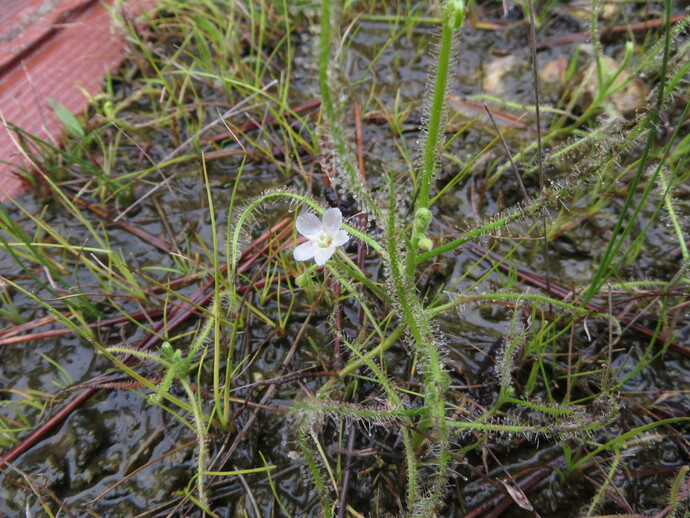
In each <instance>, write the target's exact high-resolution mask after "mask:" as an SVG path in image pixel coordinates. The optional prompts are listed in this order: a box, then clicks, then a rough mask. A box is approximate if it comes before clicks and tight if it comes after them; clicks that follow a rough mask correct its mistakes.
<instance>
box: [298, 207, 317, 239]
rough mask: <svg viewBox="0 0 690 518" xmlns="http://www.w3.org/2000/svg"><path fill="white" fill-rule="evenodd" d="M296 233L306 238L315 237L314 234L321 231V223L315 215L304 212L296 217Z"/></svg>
mask: <svg viewBox="0 0 690 518" xmlns="http://www.w3.org/2000/svg"><path fill="white" fill-rule="evenodd" d="M295 226H296V227H297V232H299V233H300V234H302V235H303V236H304V237H306V238H309V239H311V238H313V237H316V234H318V233H319V231H320V230H321V221H319V218H317V217H316V215H315V214H312V213H311V212H305V213H304V214H300V215H299V216H297V223H296V225H295Z"/></svg>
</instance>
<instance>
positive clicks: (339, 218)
mask: <svg viewBox="0 0 690 518" xmlns="http://www.w3.org/2000/svg"><path fill="white" fill-rule="evenodd" d="M342 224H343V215H342V213H341V212H340V209H328V210H327V211H326V212H324V213H323V226H324V229H325V230H326V232H328V233H329V234H330V235H334V234H335V233H336V232H337V231H338V230H340V226H341V225H342Z"/></svg>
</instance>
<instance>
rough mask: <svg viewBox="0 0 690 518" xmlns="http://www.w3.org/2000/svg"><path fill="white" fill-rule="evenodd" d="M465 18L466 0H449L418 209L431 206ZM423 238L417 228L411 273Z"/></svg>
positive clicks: (440, 49)
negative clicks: (452, 66)
mask: <svg viewBox="0 0 690 518" xmlns="http://www.w3.org/2000/svg"><path fill="white" fill-rule="evenodd" d="M464 18H465V7H464V3H463V2H462V0H449V1H448V2H446V5H445V6H444V9H443V26H442V29H441V43H440V45H439V52H438V62H437V65H436V77H434V80H433V83H434V85H433V94H432V98H431V107H430V116H429V123H428V125H427V127H426V131H427V136H426V141H425V144H424V149H423V151H422V165H421V169H422V170H421V175H420V186H419V197H418V198H417V203H416V207H415V209H416V210H415V212H416V213H417V212H419V210H420V209H422V210H426V209H428V208H429V191H430V188H431V181H432V179H433V177H434V173H435V172H436V167H437V165H438V158H439V154H440V152H441V147H442V146H443V140H444V134H443V130H444V126H445V119H446V89H447V87H448V75H449V68H450V67H449V65H450V58H451V55H452V52H453V34H454V32H455V31H456V30H457V29H458V28H460V26H461V25H462V22H463V20H464ZM422 238H423V234H420V233H419V232H417V231H416V230H415V234H414V235H413V236H412V240H411V242H410V254H409V263H408V265H407V268H408V270H407V271H408V273H409V274H411V273H412V271H413V270H414V266H415V264H416V261H415V258H416V256H417V251H418V250H419V241H420V239H422Z"/></svg>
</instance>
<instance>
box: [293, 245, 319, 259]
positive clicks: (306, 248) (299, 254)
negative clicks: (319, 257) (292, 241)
mask: <svg viewBox="0 0 690 518" xmlns="http://www.w3.org/2000/svg"><path fill="white" fill-rule="evenodd" d="M319 250H321V248H319V246H318V245H317V244H316V243H314V242H313V241H307V242H306V243H302V244H301V245H299V246H298V247H297V248H295V250H294V252H292V255H294V256H295V259H297V260H298V261H308V260H309V259H311V258H312V257H314V256H315V255H316V253H317V252H318V251H319Z"/></svg>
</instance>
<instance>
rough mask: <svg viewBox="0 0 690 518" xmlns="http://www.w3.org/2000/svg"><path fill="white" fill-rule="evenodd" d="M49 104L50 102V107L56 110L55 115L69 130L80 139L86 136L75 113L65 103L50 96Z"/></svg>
mask: <svg viewBox="0 0 690 518" xmlns="http://www.w3.org/2000/svg"><path fill="white" fill-rule="evenodd" d="M48 104H50V107H51V108H52V109H53V111H54V112H55V115H56V116H57V118H58V119H59V120H60V122H61V123H62V125H63V126H64V127H65V129H66V130H67V131H69V132H70V133H71V134H72V135H73V136H74V137H77V138H78V139H83V138H84V128H83V127H82V125H81V123H80V122H79V121H78V120H77V118H76V117H75V116H74V114H73V113H72V112H71V111H69V110H68V109H67V107H66V106H65V105H64V104H62V103H61V102H60V101H57V100H55V99H53V98H52V97H48Z"/></svg>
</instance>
